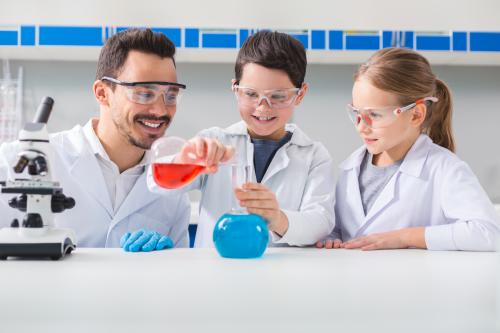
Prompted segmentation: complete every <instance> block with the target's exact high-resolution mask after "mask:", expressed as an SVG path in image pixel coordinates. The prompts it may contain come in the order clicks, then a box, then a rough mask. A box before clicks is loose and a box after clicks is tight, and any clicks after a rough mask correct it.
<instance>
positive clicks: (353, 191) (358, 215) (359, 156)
mask: <svg viewBox="0 0 500 333" xmlns="http://www.w3.org/2000/svg"><path fill="white" fill-rule="evenodd" d="M365 151H366V149H365V148H364V147H361V148H359V149H358V150H356V151H355V152H354V153H353V154H352V155H351V156H350V157H349V158H348V159H347V160H345V161H344V162H343V163H342V164H341V165H340V168H341V169H343V170H344V171H343V172H346V173H347V177H346V178H347V186H346V191H347V193H346V196H347V204H348V205H352V211H353V212H354V215H355V220H354V221H351V222H350V223H355V224H356V229H358V228H360V227H361V226H362V225H363V223H364V221H365V214H364V209H363V203H362V202H361V193H360V191H359V179H358V178H359V168H360V166H361V162H362V161H363V157H364V155H365Z"/></svg>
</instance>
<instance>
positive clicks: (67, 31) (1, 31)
mask: <svg viewBox="0 0 500 333" xmlns="http://www.w3.org/2000/svg"><path fill="white" fill-rule="evenodd" d="M129 28H130V27H124V26H118V27H111V26H55V25H54V26H51V25H41V26H36V25H21V26H9V27H2V28H0V45H2V46H22V47H30V46H89V47H92V46H94V47H100V46H102V45H103V43H104V41H105V40H106V39H108V38H109V37H111V36H112V35H113V34H115V33H117V32H119V31H122V30H125V29H129ZM139 28H140V27H139ZM151 29H152V30H154V31H157V32H161V33H164V34H165V35H166V36H167V37H169V38H170V39H171V40H172V42H173V43H174V44H175V45H176V46H177V47H184V48H224V49H237V48H240V47H241V46H242V45H243V43H244V41H245V40H246V39H247V38H248V36H250V35H252V34H253V33H255V32H256V31H259V30H260V29H247V28H238V29H217V30H216V29H203V28H196V27H186V28H181V27H152V28H151ZM285 32H287V31H285ZM288 33H290V34H291V35H292V36H293V37H295V38H297V39H298V40H299V41H300V42H301V43H302V44H303V45H304V46H305V47H306V48H307V49H309V50H313V51H314V50H331V51H346V50H349V51H350V50H353V51H356V50H373V51H375V50H379V49H380V48H384V47H389V46H393V45H395V46H398V47H407V48H411V49H415V50H417V51H449V52H500V32H498V31H450V32H444V33H441V34H440V33H426V32H414V31H397V32H395V31H387V30H383V31H371V32H363V31H350V30H335V29H332V30H321V29H311V30H290V31H288Z"/></svg>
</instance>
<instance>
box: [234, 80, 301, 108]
mask: <svg viewBox="0 0 500 333" xmlns="http://www.w3.org/2000/svg"><path fill="white" fill-rule="evenodd" d="M232 90H233V91H234V94H235V95H236V99H237V100H238V103H239V104H240V105H241V106H244V107H252V108H257V107H258V106H259V105H260V103H262V101H263V100H265V101H266V102H267V105H269V107H270V108H271V109H284V108H287V107H289V106H290V105H292V104H293V102H295V100H296V99H297V96H298V95H299V92H300V88H288V89H276V90H262V91H258V90H256V89H253V88H249V87H243V86H240V85H237V84H234V85H233V87H232Z"/></svg>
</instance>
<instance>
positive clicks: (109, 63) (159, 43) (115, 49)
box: [96, 29, 175, 80]
mask: <svg viewBox="0 0 500 333" xmlns="http://www.w3.org/2000/svg"><path fill="white" fill-rule="evenodd" d="M131 50H135V51H140V52H144V53H150V54H156V55H157V56H159V57H161V58H171V59H172V60H174V54H175V45H174V43H172V41H171V40H170V39H168V38H167V36H165V35H164V34H163V33H160V32H153V31H152V30H151V29H128V30H124V31H121V32H119V33H117V34H116V35H114V36H112V37H111V38H110V39H108V40H107V41H106V44H105V45H104V46H103V48H102V49H101V53H100V55H99V60H98V62H97V73H96V80H100V79H101V78H102V77H103V76H109V77H113V78H116V77H117V76H118V74H120V70H121V69H122V67H123V64H124V63H125V61H126V60H127V56H128V53H129V52H130V51H131ZM174 64H175V62H174Z"/></svg>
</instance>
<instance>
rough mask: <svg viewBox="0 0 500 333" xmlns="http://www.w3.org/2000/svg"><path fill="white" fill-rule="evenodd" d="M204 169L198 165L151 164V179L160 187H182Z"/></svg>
mask: <svg viewBox="0 0 500 333" xmlns="http://www.w3.org/2000/svg"><path fill="white" fill-rule="evenodd" d="M203 169H205V167H204V166H203V165H198V164H176V163H153V177H154V180H155V182H156V184H158V185H160V186H161V187H165V188H169V189H175V188H179V187H182V186H184V185H186V184H188V183H189V182H191V181H192V180H193V179H195V178H196V176H198V174H199V173H200V172H201V171H203Z"/></svg>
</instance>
